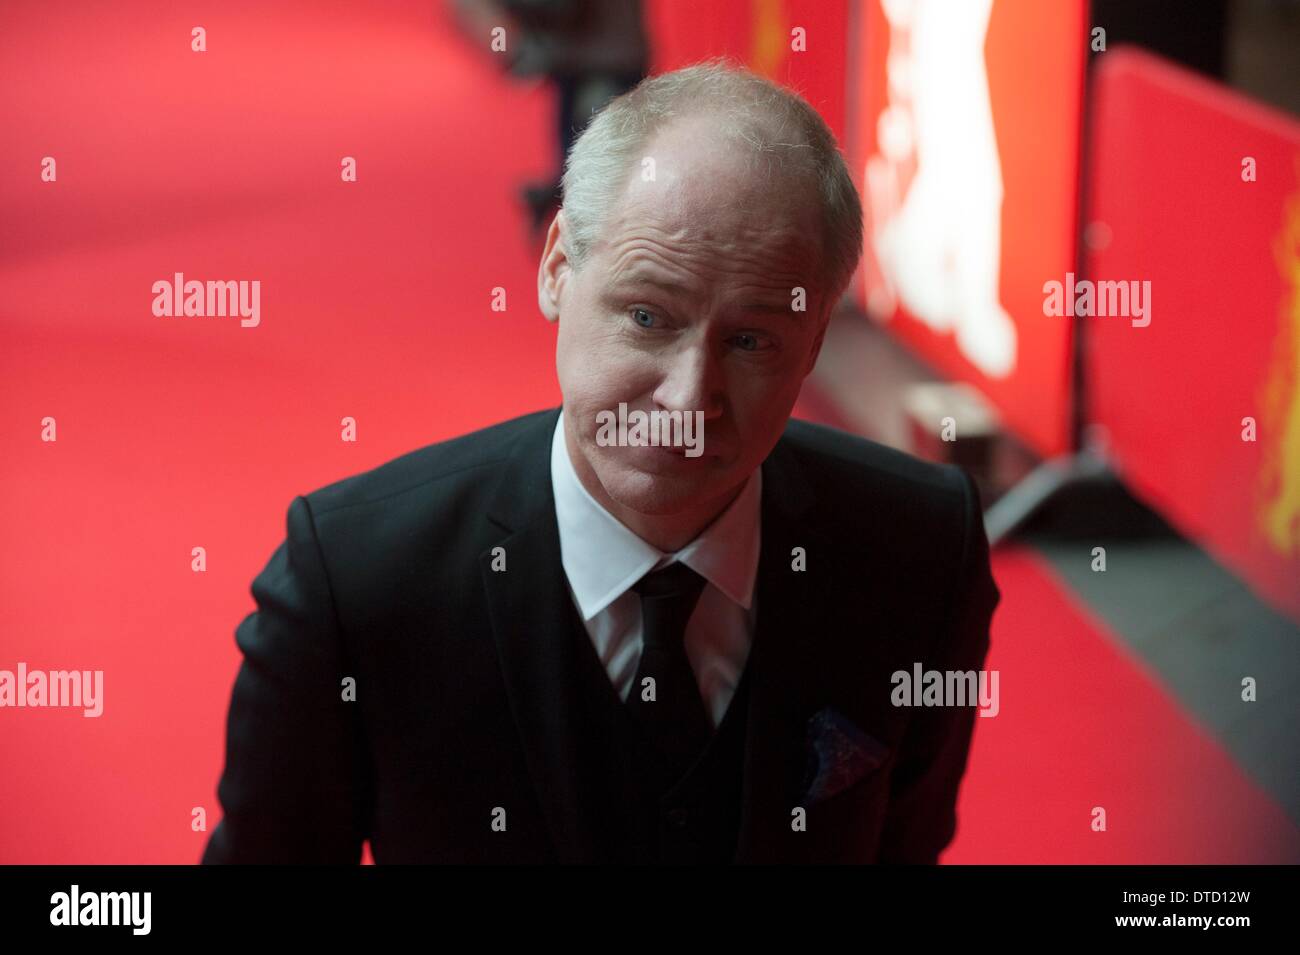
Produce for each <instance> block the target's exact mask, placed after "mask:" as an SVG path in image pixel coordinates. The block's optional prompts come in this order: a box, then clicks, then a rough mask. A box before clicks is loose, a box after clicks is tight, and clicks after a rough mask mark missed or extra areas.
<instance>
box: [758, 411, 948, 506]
mask: <svg viewBox="0 0 1300 955" xmlns="http://www.w3.org/2000/svg"><path fill="white" fill-rule="evenodd" d="M782 440H783V441H784V442H785V443H786V444H787V446H788V447H789V448H790V449H791V450H792V451H793V452H794V454H795V456H796V457H797V458H798V460H799V463H800V464H801V465H802V466H803V468H804V470H805V471H806V472H807V474H808V477H809V478H810V479H812V480H815V481H818V482H819V483H823V484H826V485H829V486H830V487H834V486H836V485H839V486H841V487H843V486H844V485H849V486H855V485H856V486H865V487H867V488H869V489H870V491H871V493H872V494H873V495H883V496H885V497H887V498H894V497H899V496H903V497H905V498H907V499H908V500H909V501H911V502H914V503H915V502H918V501H927V500H928V501H936V502H937V501H947V502H951V501H952V500H953V498H954V495H955V496H956V499H957V500H958V501H959V502H960V501H961V499H962V498H963V497H964V495H965V489H964V487H963V484H964V482H965V478H964V477H963V475H962V473H961V469H960V468H958V467H956V466H955V465H951V464H937V463H935V462H933V461H926V460H924V459H922V458H918V457H916V456H915V455H912V454H908V453H907V452H905V451H900V450H898V449H897V448H892V447H890V446H889V445H886V444H881V443H880V442H878V441H873V440H871V439H870V438H864V437H862V436H861V435H857V434H852V433H850V432H848V431H844V430H842V429H840V428H835V427H832V426H830V425H825V424H816V423H814V422H811V421H804V420H801V419H798V418H791V419H790V421H789V423H788V424H787V425H786V430H785V434H784V436H783V437H782Z"/></svg>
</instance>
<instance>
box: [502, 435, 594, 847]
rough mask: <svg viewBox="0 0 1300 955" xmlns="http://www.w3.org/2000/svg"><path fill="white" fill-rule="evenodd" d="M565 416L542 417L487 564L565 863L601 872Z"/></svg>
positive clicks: (521, 724) (519, 449) (510, 465)
mask: <svg viewBox="0 0 1300 955" xmlns="http://www.w3.org/2000/svg"><path fill="white" fill-rule="evenodd" d="M559 414H560V409H555V410H554V411H553V413H551V414H547V415H545V416H543V417H541V418H540V419H539V421H538V423H537V425H536V427H533V428H530V429H529V430H528V431H526V432H525V433H524V434H523V435H521V437H520V438H519V439H518V440H517V441H516V443H515V446H514V448H513V449H512V451H511V454H510V457H509V459H508V462H507V466H506V468H505V472H504V474H503V477H502V480H501V482H500V484H499V485H498V487H497V489H496V492H495V494H494V496H493V500H492V504H491V505H490V508H489V517H490V518H491V519H492V520H493V521H494V522H495V523H497V524H498V525H499V526H500V527H501V528H502V530H503V534H502V536H501V537H500V538H499V539H498V540H497V541H496V542H495V543H494V544H493V545H492V546H491V547H489V548H488V550H486V551H485V552H484V553H483V554H481V555H480V557H479V564H480V568H481V573H482V577H483V583H484V587H485V588H486V590H487V597H488V607H489V612H490V614H491V620H492V631H493V636H494V638H495V640H496V646H497V653H498V655H499V657H500V660H501V668H502V673H503V675H504V678H505V683H506V692H507V694H508V695H509V698H510V705H511V709H512V711H513V715H514V719H515V723H516V725H517V726H518V729H519V734H520V738H521V740H522V743H523V748H524V754H525V759H526V761H527V764H528V771H529V774H530V776H531V778H532V781H533V784H534V787H535V790H536V794H537V797H538V799H539V801H540V804H541V807H542V812H543V815H544V817H545V819H546V822H547V825H548V826H549V828H550V832H551V837H552V841H553V843H554V845H555V848H556V851H557V854H558V856H559V858H560V860H561V861H562V862H568V863H574V862H597V861H601V859H602V847H601V840H600V838H599V832H598V828H597V822H598V820H599V819H601V818H603V809H604V807H602V805H601V804H600V802H601V797H602V789H601V788H600V785H599V782H598V780H596V779H595V778H594V773H595V772H596V771H597V770H598V768H599V766H600V765H601V763H600V753H599V752H598V747H599V745H600V741H599V739H598V737H597V736H596V735H595V734H594V733H593V732H592V729H593V728H592V727H590V726H589V725H586V724H587V723H588V722H589V721H587V720H585V719H584V718H583V715H582V687H581V685H580V682H579V676H578V662H579V661H578V659H577V657H576V654H575V653H574V639H573V634H572V632H571V627H572V626H573V623H572V621H573V620H574V616H575V613H574V609H573V607H572V598H571V597H570V596H569V589H568V583H567V580H566V578H565V576H564V566H563V564H562V563H561V559H560V537H559V529H558V526H557V524H556V518H555V499H554V494H553V490H552V487H551V466H550V461H551V455H550V448H551V438H552V435H553V433H554V429H555V423H556V418H557V417H558V416H559ZM495 547H502V548H504V549H505V556H506V568H507V569H506V570H505V571H501V572H498V571H493V569H492V561H493V554H492V551H493V549H494V548H495Z"/></svg>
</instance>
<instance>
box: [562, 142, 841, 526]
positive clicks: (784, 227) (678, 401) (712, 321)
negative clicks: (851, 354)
mask: <svg viewBox="0 0 1300 955" xmlns="http://www.w3.org/2000/svg"><path fill="white" fill-rule="evenodd" d="M709 127H710V123H709V122H708V121H707V120H700V119H695V120H687V121H683V122H680V123H677V124H673V125H670V126H669V127H668V128H666V129H664V130H663V131H661V132H660V134H659V135H658V136H656V137H655V138H654V139H653V140H652V141H651V142H650V143H648V144H647V148H646V150H645V151H644V155H645V156H648V157H650V158H652V159H653V160H654V165H655V178H654V180H653V181H645V180H644V179H643V176H642V175H641V170H640V169H639V168H638V169H637V170H636V171H634V172H633V174H632V177H631V181H630V182H629V183H628V186H627V189H626V191H625V192H624V194H623V198H622V200H621V202H620V203H619V205H618V207H617V208H616V209H615V211H614V214H613V216H612V218H611V220H610V222H609V223H608V224H607V226H606V228H605V230H604V233H603V235H602V237H601V240H600V241H599V242H598V243H596V244H595V245H594V246H593V248H592V249H591V255H590V257H589V258H588V260H587V261H586V262H585V263H584V264H583V267H582V269H581V270H580V271H577V272H575V271H574V270H573V269H572V267H571V266H570V264H569V263H568V261H567V259H566V258H565V251H564V242H565V239H564V221H563V217H564V214H563V212H561V213H560V214H559V215H558V216H557V218H556V221H555V222H553V223H552V225H551V230H550V233H549V235H548V236H547V242H546V248H545V251H544V252H543V255H542V263H541V266H540V268H539V274H538V284H539V301H540V305H541V308H542V311H543V313H544V314H545V315H546V317H547V318H548V319H550V320H552V321H555V320H558V322H559V332H558V342H557V346H556V371H557V374H558V377H559V383H560V391H561V393H562V394H563V396H564V406H565V415H566V418H567V419H568V420H567V421H566V427H568V428H570V429H571V431H572V434H571V436H572V438H573V439H574V440H575V443H576V445H577V447H578V449H579V451H580V453H581V455H582V457H583V458H584V459H585V463H586V464H587V465H588V466H589V467H590V470H591V472H594V474H595V475H596V477H597V479H598V480H599V482H600V484H601V485H602V486H603V487H604V489H605V491H606V493H608V495H609V496H610V498H612V499H613V500H614V501H616V502H617V503H619V504H621V505H623V506H624V507H627V508H630V509H632V510H634V511H637V512H639V513H641V514H645V515H670V514H678V513H682V512H683V511H685V510H687V509H692V508H701V507H706V506H707V505H708V504H709V503H710V502H714V501H725V500H729V495H730V494H731V493H732V492H734V491H735V490H736V489H737V488H738V487H739V485H740V483H741V482H743V481H744V480H745V479H746V478H748V476H749V475H750V474H751V473H752V472H753V470H754V468H755V467H757V466H758V465H759V464H760V463H761V462H762V461H763V459H764V458H766V457H767V455H768V453H769V452H770V451H771V449H772V448H773V446H774V445H775V444H776V442H777V440H778V439H779V438H780V436H781V433H782V430H783V429H784V427H785V423H786V421H787V419H788V418H789V416H790V411H791V409H792V408H793V407H794V403H795V400H796V398H797V397H798V394H799V388H800V385H801V383H802V381H803V379H804V378H805V377H806V376H807V374H808V373H809V372H810V371H811V370H812V367H813V364H814V363H815V362H816V358H817V352H818V350H819V349H820V346H821V335H822V332H823V331H824V322H823V317H824V314H823V313H824V311H825V309H826V305H827V303H826V302H825V301H824V299H823V293H822V290H821V288H819V287H818V281H819V276H820V275H821V271H820V269H819V268H818V265H819V257H820V254H821V248H820V244H821V243H820V233H819V219H818V210H817V208H816V207H815V203H814V199H813V196H812V194H811V192H810V191H809V190H808V189H807V188H805V187H798V188H796V187H795V186H794V185H792V184H790V183H789V182H787V181H782V180H781V179H780V178H779V177H775V178H773V179H771V180H768V179H767V178H766V176H765V174H763V173H761V172H760V173H759V174H756V175H752V176H751V175H750V174H748V173H747V172H746V170H745V168H744V165H743V164H742V163H740V162H737V161H736V160H735V159H734V158H733V157H734V153H732V151H731V150H730V149H727V148H721V147H719V145H718V141H717V140H716V139H711V138H710V135H709ZM758 168H759V170H760V171H761V170H762V169H763V166H762V165H761V164H760V166H759V167H758ZM796 289H803V290H804V293H805V296H806V302H805V303H804V310H796V308H795V305H796V304H797V299H796V295H795V292H796ZM620 402H623V403H625V404H626V406H627V410H628V412H629V413H630V412H632V411H634V410H641V411H644V412H647V414H648V413H649V412H651V411H656V410H657V411H669V412H671V411H680V412H682V414H683V417H686V416H688V415H689V416H692V417H695V412H697V411H699V412H702V413H703V416H702V417H703V434H702V443H701V447H702V452H703V453H702V454H700V455H699V456H698V457H688V456H686V455H684V454H682V453H681V451H682V449H681V448H676V449H664V448H661V447H620V446H602V445H600V444H598V443H597V440H596V435H597V431H598V418H597V415H598V414H599V413H600V412H610V413H613V414H614V415H617V414H618V409H619V403H620ZM697 420H698V419H697ZM696 440H697V441H700V440H701V438H700V437H699V436H697V437H696ZM582 464H583V462H575V466H576V467H577V468H578V470H579V473H580V474H581V473H582V472H583V471H584V470H586V469H585V468H583V467H582Z"/></svg>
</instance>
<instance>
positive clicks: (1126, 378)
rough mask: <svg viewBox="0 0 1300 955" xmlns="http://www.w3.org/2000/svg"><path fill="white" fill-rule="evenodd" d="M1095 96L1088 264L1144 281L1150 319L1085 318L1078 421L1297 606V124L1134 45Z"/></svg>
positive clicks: (1266, 587)
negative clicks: (1085, 404)
mask: <svg viewBox="0 0 1300 955" xmlns="http://www.w3.org/2000/svg"><path fill="white" fill-rule="evenodd" d="M1095 92H1096V112H1095V116H1094V122H1095V127H1094V130H1093V133H1092V137H1091V139H1092V149H1093V151H1094V152H1095V154H1096V155H1097V156H1098V157H1101V156H1104V157H1106V158H1105V162H1101V161H1100V160H1098V161H1095V162H1094V164H1093V166H1094V170H1095V181H1094V183H1093V190H1092V200H1091V202H1090V210H1089V219H1090V221H1092V222H1095V223H1096V225H1095V226H1093V227H1091V228H1090V230H1089V235H1090V236H1091V235H1095V236H1097V240H1096V242H1095V243H1094V242H1092V241H1090V244H1096V245H1097V246H1099V247H1097V248H1093V249H1091V250H1090V251H1089V253H1088V256H1087V268H1088V272H1089V275H1090V276H1092V277H1093V278H1095V279H1097V280H1112V281H1113V280H1128V281H1136V280H1143V281H1149V282H1150V283H1151V314H1150V324H1149V325H1146V326H1145V327H1135V326H1134V325H1133V324H1132V322H1131V321H1130V320H1129V319H1125V318H1094V319H1087V321H1088V322H1089V326H1088V329H1087V334H1086V340H1087V341H1089V342H1090V348H1089V361H1088V367H1089V368H1090V369H1091V371H1090V374H1089V390H1090V392H1091V393H1092V395H1093V398H1092V401H1091V404H1092V416H1093V417H1094V418H1095V420H1096V421H1097V422H1098V423H1100V424H1103V425H1104V426H1105V427H1106V428H1107V429H1108V431H1109V435H1110V442H1111V445H1112V450H1113V453H1114V455H1115V457H1116V458H1117V460H1118V461H1119V463H1120V465H1121V466H1122V467H1123V469H1124V472H1125V475H1126V478H1127V480H1128V481H1129V482H1130V484H1131V485H1132V486H1133V487H1135V488H1136V489H1137V490H1138V491H1139V492H1140V493H1141V494H1142V495H1144V496H1145V497H1146V498H1147V499H1148V500H1149V501H1151V502H1152V503H1153V505H1154V506H1155V507H1157V508H1158V509H1159V510H1160V511H1162V512H1163V513H1165V514H1166V515H1168V516H1169V517H1170V518H1171V519H1172V520H1173V521H1174V522H1175V523H1176V524H1177V525H1178V526H1179V527H1180V528H1181V529H1182V530H1183V531H1184V532H1185V533H1187V534H1188V535H1190V536H1192V537H1194V538H1196V539H1198V540H1200V541H1202V542H1203V543H1204V544H1205V545H1206V547H1207V548H1208V549H1209V550H1211V551H1212V552H1213V553H1214V554H1215V555H1217V556H1218V557H1219V558H1221V559H1222V560H1224V561H1225V562H1226V563H1228V564H1230V565H1231V566H1232V567H1234V568H1235V569H1236V570H1237V571H1238V572H1240V573H1241V574H1243V575H1244V576H1245V577H1246V578H1247V580H1248V581H1249V582H1250V583H1252V584H1253V585H1254V586H1255V588H1256V589H1257V590H1258V591H1259V592H1260V594H1261V595H1263V596H1264V597H1266V598H1268V599H1270V600H1272V602H1273V603H1275V604H1276V605H1277V606H1278V607H1280V608H1282V609H1284V610H1286V611H1287V612H1289V613H1290V614H1292V615H1294V616H1295V617H1296V618H1297V619H1300V385H1298V381H1300V374H1298V373H1300V123H1297V122H1295V120H1293V119H1290V118H1288V117H1285V116H1283V115H1281V114H1279V113H1274V112H1272V111H1271V110H1268V109H1266V108H1264V107H1262V106H1259V105H1257V104H1255V103H1253V102H1250V101H1249V100H1246V99H1245V98H1243V97H1241V96H1238V95H1236V94H1234V93H1232V92H1230V91H1228V90H1227V89H1225V88H1223V87H1221V86H1219V85H1217V84H1215V83H1212V82H1210V81H1208V80H1205V79H1203V78H1201V77H1200V76H1198V75H1196V74H1194V73H1191V72H1188V71H1186V70H1183V69H1181V68H1179V67H1176V66H1173V65H1172V64H1169V63H1167V62H1165V61H1163V60H1159V59H1157V58H1156V57H1154V56H1151V55H1149V54H1145V53H1142V52H1139V51H1136V50H1132V51H1121V50H1115V51H1112V52H1110V53H1107V54H1106V56H1105V57H1104V58H1103V61H1102V63H1101V64H1100V69H1099V70H1098V73H1097V82H1096V91H1095ZM1248 159H1249V160H1253V161H1254V176H1255V179H1254V181H1248V179H1247V176H1248V175H1249V166H1250V163H1248V162H1247V160H1248ZM1144 320H1145V319H1144ZM1246 418H1252V419H1254V421H1255V427H1256V434H1255V438H1256V440H1253V441H1252V440H1244V439H1243V434H1245V435H1246V437H1249V434H1248V432H1247V428H1248V424H1247V425H1243V419H1246Z"/></svg>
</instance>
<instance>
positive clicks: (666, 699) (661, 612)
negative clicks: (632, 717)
mask: <svg viewBox="0 0 1300 955" xmlns="http://www.w3.org/2000/svg"><path fill="white" fill-rule="evenodd" d="M704 583H705V581H704V578H703V577H701V576H700V575H699V574H697V573H696V572H695V571H693V570H691V569H690V568H689V567H687V566H686V565H685V564H683V563H680V562H674V563H672V564H669V565H668V566H667V567H665V568H664V569H663V570H656V571H654V572H653V573H649V574H646V575H645V576H644V577H642V578H641V580H640V581H638V582H637V583H636V584H635V585H634V586H633V587H632V589H633V590H635V591H636V592H637V593H638V594H639V595H640V597H641V619H642V632H643V635H644V643H643V645H642V650H641V663H640V665H639V666H638V667H637V671H636V679H635V680H634V681H633V683H632V690H631V692H630V693H629V694H628V697H627V701H628V705H629V706H630V707H631V708H632V711H633V713H635V714H636V716H637V718H638V719H639V720H640V721H641V725H642V726H644V727H645V728H646V731H647V732H648V733H649V734H650V737H651V739H652V740H653V741H654V742H655V744H656V745H657V746H658V747H659V750H660V752H661V753H662V754H663V755H664V757H665V759H666V760H667V762H668V771H669V773H670V774H671V779H672V780H673V781H674V782H675V781H676V780H678V779H680V778H681V777H682V776H683V775H685V773H686V771H687V770H688V769H690V767H691V764H692V763H693V762H694V761H695V759H696V757H698V756H699V754H700V753H701V752H702V751H703V749H704V747H705V745H706V744H707V743H708V740H709V736H710V734H711V733H712V732H713V724H712V722H711V721H710V720H709V716H708V713H707V712H706V711H705V709H704V701H703V699H701V697H700V689H699V685H698V684H697V683H696V682H695V673H694V672H693V671H692V670H691V663H690V660H689V659H687V656H686V646H685V640H684V637H685V633H686V621H687V620H689V619H690V616H691V611H692V610H694V609H695V604H696V602H697V601H698V600H699V599H700V593H701V591H703V590H704ZM646 677H653V678H654V681H655V684H654V685H655V698H654V700H652V701H648V700H645V699H643V698H642V694H643V693H644V692H645V687H644V685H643V683H642V681H643V680H644V679H645V678H646Z"/></svg>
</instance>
